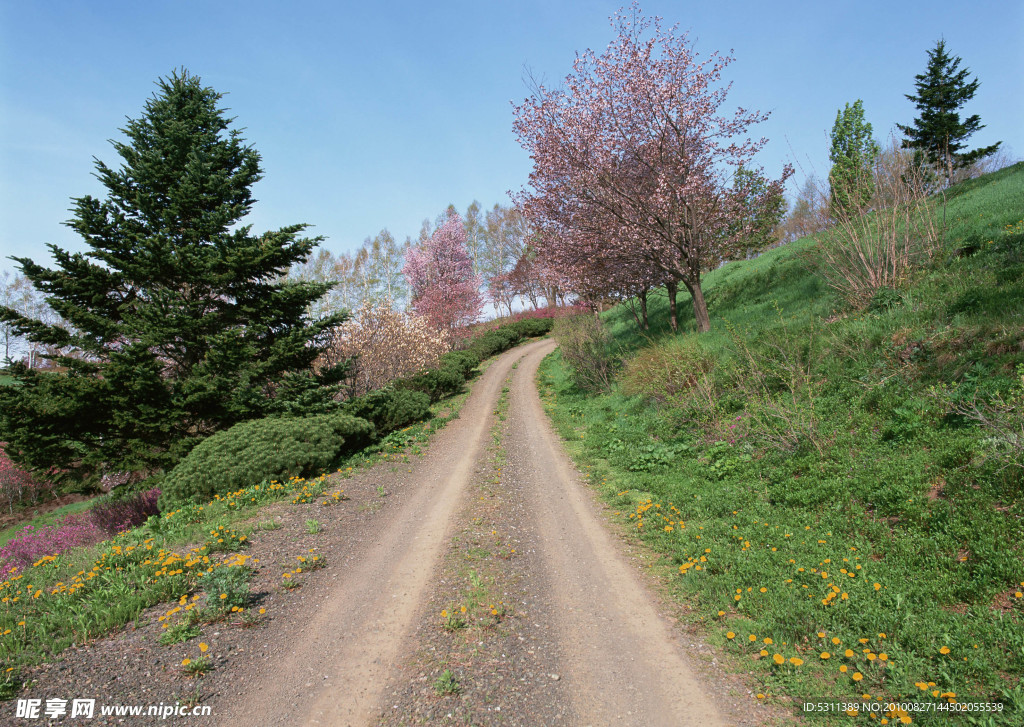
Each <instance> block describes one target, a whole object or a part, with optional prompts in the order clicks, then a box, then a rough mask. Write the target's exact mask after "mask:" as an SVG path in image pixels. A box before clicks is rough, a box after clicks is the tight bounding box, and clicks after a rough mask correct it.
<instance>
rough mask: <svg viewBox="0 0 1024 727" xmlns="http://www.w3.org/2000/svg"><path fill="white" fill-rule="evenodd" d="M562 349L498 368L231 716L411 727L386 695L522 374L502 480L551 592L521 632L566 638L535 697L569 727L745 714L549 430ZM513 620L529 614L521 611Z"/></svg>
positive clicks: (533, 562)
mask: <svg viewBox="0 0 1024 727" xmlns="http://www.w3.org/2000/svg"><path fill="white" fill-rule="evenodd" d="M553 348H554V343H553V342H551V341H539V342H534V343H531V344H528V345H525V346H522V347H519V348H518V349H515V350H513V351H509V352H507V353H505V354H504V355H502V356H501V357H499V358H498V359H497V360H496V361H494V362H493V363H492V364H491V366H490V367H489V368H488V369H487V371H486V372H485V373H484V374H483V375H482V376H481V378H480V379H479V380H478V381H477V382H476V383H475V384H474V386H473V392H472V395H471V396H470V397H469V399H468V400H467V402H466V403H465V405H464V407H463V409H462V412H461V415H460V417H459V418H458V419H457V420H455V421H453V422H452V423H451V424H449V425H448V427H447V428H445V429H444V430H442V431H441V432H439V433H438V434H437V435H436V436H435V439H434V441H433V442H432V443H431V445H430V447H429V449H428V450H427V452H426V454H425V455H424V456H423V457H422V458H421V459H420V460H419V461H418V462H417V463H416V464H415V465H414V466H413V468H412V470H411V472H410V473H409V474H405V473H402V476H401V479H402V480H403V482H397V481H396V482H395V483H393V485H391V487H394V488H396V489H398V488H401V489H402V496H401V498H400V499H398V500H397V505H394V506H392V505H391V503H389V506H388V507H387V508H385V509H384V510H382V512H380V513H378V514H377V515H376V517H379V518H380V521H379V523H378V525H379V526H378V527H375V528H374V529H373V530H372V531H371V534H370V535H369V536H368V537H366V538H364V539H363V540H362V541H361V542H360V543H358V544H356V545H354V546H353V552H352V556H353V557H351V558H349V559H348V561H347V563H346V567H345V568H342V569H340V572H338V573H336V574H335V578H334V580H333V581H331V582H330V584H329V585H328V586H327V588H329V590H328V591H325V592H321V596H320V597H319V598H318V601H319V606H318V608H317V610H316V611H315V613H313V614H311V615H310V617H309V619H308V621H307V622H306V623H305V624H303V625H302V627H301V628H296V629H292V631H291V632H290V634H289V636H288V638H287V639H286V640H280V639H278V640H276V641H278V643H281V642H282V641H284V642H285V643H286V644H287V646H286V647H279V648H280V649H281V652H283V653H281V652H279V653H277V654H276V655H275V657H274V658H273V659H270V660H267V661H265V662H264V663H263V664H262V665H261V666H259V667H258V668H257V669H256V671H255V673H251V674H250V675H249V678H247V679H246V681H245V684H244V687H243V688H242V689H240V691H239V692H237V693H232V694H224V695H222V697H221V698H219V699H217V700H215V702H214V713H215V714H216V715H217V722H218V724H228V725H269V724H274V725H286V724H296V725H298V724H320V725H370V724H377V723H379V722H380V721H381V718H382V715H387V714H388V713H389V712H390V714H391V717H392V719H391V721H393V722H395V723H401V724H404V723H408V722H406V720H405V719H404V718H403V717H401V716H400V715H396V714H395V713H394V712H393V711H392V710H398V706H397V704H396V705H392V704H391V701H393V700H392V699H391V693H390V692H389V693H387V694H386V693H385V691H386V690H388V689H390V688H391V687H393V686H394V684H395V679H396V677H395V674H396V673H399V672H400V671H401V668H402V664H403V663H405V662H406V661H407V660H408V659H409V655H410V653H412V652H413V651H414V650H415V649H416V648H417V644H418V643H419V640H420V639H421V635H422V632H423V627H422V625H421V624H423V623H430V621H429V620H424V619H426V618H427V617H426V616H425V614H426V613H427V611H432V609H433V605H429V606H428V603H427V602H428V600H429V594H430V593H431V589H432V588H435V587H436V586H437V583H436V581H437V579H439V578H440V577H441V576H440V575H439V574H440V573H441V570H442V568H441V565H442V560H443V558H442V556H443V554H444V553H445V549H446V547H448V546H449V541H450V539H451V538H452V535H453V533H455V532H456V530H457V529H458V528H459V526H460V523H459V518H460V514H463V509H464V507H465V506H466V502H467V499H468V494H467V493H468V492H469V490H470V486H471V484H472V483H473V481H474V478H475V477H478V476H479V469H480V466H481V462H482V461H483V460H484V459H485V458H486V456H487V451H488V446H489V444H490V442H489V440H490V438H491V436H492V425H493V423H494V411H495V407H496V406H497V402H498V399H499V397H500V396H502V394H503V389H502V387H503V385H505V384H506V383H507V384H508V388H507V389H506V390H505V395H506V396H507V398H508V405H507V406H508V420H507V422H506V423H505V426H504V428H503V431H504V433H505V440H506V441H505V442H504V447H505V449H506V450H507V466H506V467H505V470H504V472H503V473H502V476H501V479H502V481H503V482H504V483H505V487H506V488H507V489H509V490H511V491H512V495H513V496H514V497H513V499H514V501H515V502H516V503H518V505H517V507H518V508H519V512H518V516H517V520H516V522H518V523H521V524H522V527H521V528H520V529H519V530H517V533H516V538H517V542H518V543H519V544H520V545H519V552H520V553H522V554H523V555H524V558H523V560H521V561H519V562H520V563H521V564H528V565H529V569H530V570H531V571H538V572H534V573H532V574H527V575H526V576H525V577H526V582H527V583H529V584H543V586H536V585H534V586H531V587H534V588H543V589H544V590H545V592H544V593H535V594H534V596H535V597H536V603H532V604H531V605H530V607H529V609H528V610H529V618H523V619H520V621H521V623H519V624H517V625H516V626H515V627H514V628H513V630H512V631H511V632H509V631H507V630H506V632H505V633H514V634H517V635H518V636H517V637H516V641H517V643H529V640H530V638H531V635H530V634H529V630H530V629H532V628H534V626H535V627H536V629H538V630H541V631H543V633H544V635H545V636H544V638H545V639H548V640H550V641H551V642H553V643H551V644H550V646H551V648H548V649H546V650H545V653H546V654H547V656H546V658H547V659H548V661H547V662H546V664H545V667H546V669H549V670H553V672H552V673H551V675H550V676H551V679H552V687H551V688H550V689H548V690H546V691H545V690H538V689H534V690H533V691H532V692H531V694H532V696H531V699H533V701H534V703H535V702H536V701H537V700H541V701H542V702H543V701H544V700H549V701H550V702H552V704H550V711H551V713H552V714H557V715H559V716H560V719H559V720H558V721H559V723H561V724H571V725H593V726H594V727H598V726H600V725H612V724H615V725H644V726H651V725H662V724H664V725H708V726H711V727H714V726H715V725H720V724H734V722H733V721H732V720H731V719H726V718H723V717H722V716H721V715H720V714H719V710H718V709H716V706H715V704H714V703H713V701H714V700H713V699H712V698H711V697H710V696H708V692H707V690H706V689H705V686H704V685H702V684H701V683H700V682H699V681H698V679H697V678H696V677H695V676H694V673H693V669H694V667H693V662H692V660H691V658H690V657H688V656H687V654H686V653H684V647H683V646H682V643H681V641H680V639H679V638H678V634H676V633H675V632H674V630H673V628H671V626H670V624H669V622H668V620H667V619H666V618H665V617H664V616H663V615H661V614H660V613H659V609H658V607H657V605H656V603H657V601H656V599H654V598H652V596H651V595H650V593H649V591H648V590H647V588H646V587H645V585H644V583H642V582H641V579H640V576H639V575H638V573H637V567H636V564H635V563H631V562H630V561H629V560H628V557H627V556H626V555H625V554H624V552H623V546H622V545H621V543H620V542H619V541H618V539H617V538H615V537H613V536H612V535H610V534H609V531H608V529H607V525H606V524H604V523H603V522H602V519H601V516H600V514H599V510H598V508H597V506H596V505H595V503H594V502H593V499H592V495H591V494H590V493H589V492H588V491H587V490H586V489H585V486H583V485H582V484H581V482H580V479H579V478H578V476H577V474H576V473H575V471H574V470H573V468H572V466H571V464H570V463H569V461H568V460H567V458H566V456H565V454H564V453H563V451H562V448H561V445H560V443H559V441H558V439H557V437H556V436H555V435H554V433H553V432H552V430H551V428H550V426H549V423H548V420H547V417H546V416H545V414H544V412H543V410H542V408H541V404H540V400H539V398H538V395H537V392H536V387H535V385H534V375H535V373H536V369H537V366H538V364H539V363H540V361H541V359H542V358H543V357H544V356H545V355H546V354H547V353H549V352H550V351H551V350H553ZM477 499H481V500H482V499H483V498H477ZM527 554H528V555H527ZM510 616H511V618H510V619H509V622H512V621H515V620H516V614H515V612H513V613H512V614H510ZM418 626H419V627H418ZM433 628H434V629H435V630H436V631H439V627H436V626H435V627H433ZM472 638H474V639H475V638H476V637H475V636H473V637H472ZM479 643H480V645H481V646H482V645H483V644H484V641H483V638H482V637H481V640H480V642H479ZM530 653H531V654H532V653H533V650H532V649H531V650H530ZM501 656H505V655H504V654H501V655H500V656H499V657H497V658H501ZM518 663H519V662H517V664H518ZM524 663H525V662H524ZM516 668H518V667H516ZM523 668H526V667H523ZM513 677H515V675H513ZM421 680H422V679H421ZM510 681H512V680H510ZM521 681H525V678H524V679H523V680H521ZM389 685H390V686H389ZM535 706H536V705H535ZM499 709H500V706H499ZM515 709H516V705H515V703H513V704H511V705H506V706H505V708H504V710H505V711H504V713H500V712H498V711H496V712H495V719H494V720H493V723H495V724H520V723H523V722H521V721H517V720H516V719H515ZM540 711H541V712H545V711H546V710H545V709H544V707H543V705H541V708H540ZM499 716H500V718H499ZM410 721H415V720H410Z"/></svg>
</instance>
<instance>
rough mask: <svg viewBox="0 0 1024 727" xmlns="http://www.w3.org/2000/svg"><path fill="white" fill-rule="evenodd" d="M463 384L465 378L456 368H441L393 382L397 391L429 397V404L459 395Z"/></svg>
mask: <svg viewBox="0 0 1024 727" xmlns="http://www.w3.org/2000/svg"><path fill="white" fill-rule="evenodd" d="M465 383H466V377H465V376H463V375H462V373H461V372H460V371H459V370H458V369H457V368H455V367H453V366H442V367H441V368H436V369H427V370H426V371H422V372H420V373H418V374H416V375H415V376H408V377H406V378H404V379H400V380H398V381H396V382H395V387H396V388H397V389H399V390H401V389H406V390H411V391H421V392H423V393H424V394H426V395H427V396H429V397H430V401H431V402H436V401H440V400H441V399H444V398H445V397H446V396H451V395H452V394H457V393H459V392H460V391H462V386H463V384H465Z"/></svg>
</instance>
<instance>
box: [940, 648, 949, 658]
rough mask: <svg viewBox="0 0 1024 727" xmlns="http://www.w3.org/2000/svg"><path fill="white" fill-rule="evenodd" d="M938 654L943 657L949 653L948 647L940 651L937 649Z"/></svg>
mask: <svg viewBox="0 0 1024 727" xmlns="http://www.w3.org/2000/svg"><path fill="white" fill-rule="evenodd" d="M939 653H940V654H942V655H943V656H945V655H946V654H948V653H949V647H948V646H943V647H942V648H941V649H939Z"/></svg>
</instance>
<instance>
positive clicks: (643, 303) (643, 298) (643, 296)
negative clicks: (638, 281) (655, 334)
mask: <svg viewBox="0 0 1024 727" xmlns="http://www.w3.org/2000/svg"><path fill="white" fill-rule="evenodd" d="M639 297H640V315H641V317H642V318H643V323H641V324H640V327H641V328H642V329H643V330H645V331H649V330H650V326H649V325H648V324H647V288H644V289H643V290H642V291H640V296H639Z"/></svg>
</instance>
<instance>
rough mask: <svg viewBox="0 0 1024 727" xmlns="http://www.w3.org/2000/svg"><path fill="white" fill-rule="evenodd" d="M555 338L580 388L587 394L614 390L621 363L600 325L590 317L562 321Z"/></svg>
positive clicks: (556, 328) (573, 317) (555, 332)
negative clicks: (613, 382) (613, 380)
mask: <svg viewBox="0 0 1024 727" xmlns="http://www.w3.org/2000/svg"><path fill="white" fill-rule="evenodd" d="M554 336H555V338H556V339H557V340H558V346H559V348H560V349H561V352H562V358H564V359H565V361H566V362H567V363H568V364H569V366H570V367H571V368H572V371H573V377H574V379H575V381H576V384H577V386H579V387H580V388H581V389H584V390H585V391H607V390H608V389H609V388H611V385H612V379H613V377H614V374H615V371H616V369H617V368H618V366H619V361H618V359H617V358H616V357H615V356H614V355H613V354H612V350H611V340H610V338H609V336H608V333H607V331H606V330H605V327H604V326H603V325H602V324H601V321H599V320H598V319H597V318H595V317H594V316H592V315H588V314H583V315H579V316H569V317H566V318H559V319H558V323H557V324H556V325H555V329H554Z"/></svg>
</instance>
